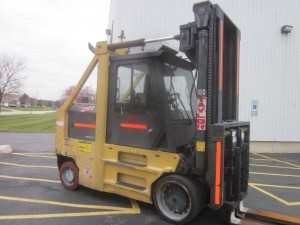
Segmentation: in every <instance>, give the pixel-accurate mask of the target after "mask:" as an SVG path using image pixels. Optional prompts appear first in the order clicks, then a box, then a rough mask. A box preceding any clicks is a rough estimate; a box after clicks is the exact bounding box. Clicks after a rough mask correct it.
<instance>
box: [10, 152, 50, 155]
mask: <svg viewBox="0 0 300 225" xmlns="http://www.w3.org/2000/svg"><path fill="white" fill-rule="evenodd" d="M14 153H21V154H29V155H55V153H52V152H14Z"/></svg>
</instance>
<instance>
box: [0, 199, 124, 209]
mask: <svg viewBox="0 0 300 225" xmlns="http://www.w3.org/2000/svg"><path fill="white" fill-rule="evenodd" d="M0 200H7V201H17V202H26V203H38V204H46V205H56V206H65V207H72V208H82V209H103V210H126V209H128V208H124V207H114V206H102V205H85V204H76V203H67V202H57V201H47V200H38V199H30V198H18V197H9V196H0Z"/></svg>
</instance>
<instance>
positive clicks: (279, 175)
mask: <svg viewBox="0 0 300 225" xmlns="http://www.w3.org/2000/svg"><path fill="white" fill-rule="evenodd" d="M249 173H251V174H255V175H267V176H278V177H299V178H300V175H293V174H281V173H261V172H249Z"/></svg>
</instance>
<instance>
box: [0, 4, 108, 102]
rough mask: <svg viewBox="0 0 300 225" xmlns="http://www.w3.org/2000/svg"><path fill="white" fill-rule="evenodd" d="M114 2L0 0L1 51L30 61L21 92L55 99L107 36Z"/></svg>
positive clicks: (27, 62)
mask: <svg viewBox="0 0 300 225" xmlns="http://www.w3.org/2000/svg"><path fill="white" fill-rule="evenodd" d="M109 7H110V0H0V28H1V29H0V54H1V55H3V54H4V55H9V56H14V57H19V58H22V59H24V60H25V63H26V68H27V69H26V71H25V75H26V79H25V81H24V86H23V88H22V91H21V93H24V92H25V93H27V94H29V95H30V96H31V97H37V98H39V99H51V100H57V99H58V98H60V96H61V95H62V92H63V90H64V89H65V88H66V87H68V86H70V85H73V84H76V83H77V81H78V80H79V79H80V77H81V75H82V73H83V71H84V70H85V68H86V66H87V65H88V63H89V62H90V60H91V59H92V57H93V55H92V53H91V52H90V51H89V50H88V48H87V46H88V42H91V43H93V44H94V45H95V43H96V42H97V41H101V40H106V34H105V29H106V28H107V27H108V17H109Z"/></svg>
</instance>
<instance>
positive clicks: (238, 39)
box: [236, 37, 240, 95]
mask: <svg viewBox="0 0 300 225" xmlns="http://www.w3.org/2000/svg"><path fill="white" fill-rule="evenodd" d="M236 42H237V43H236V95H239V82H240V38H239V37H238V38H237V41H236Z"/></svg>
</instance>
